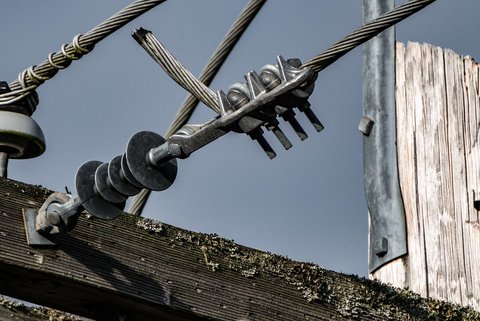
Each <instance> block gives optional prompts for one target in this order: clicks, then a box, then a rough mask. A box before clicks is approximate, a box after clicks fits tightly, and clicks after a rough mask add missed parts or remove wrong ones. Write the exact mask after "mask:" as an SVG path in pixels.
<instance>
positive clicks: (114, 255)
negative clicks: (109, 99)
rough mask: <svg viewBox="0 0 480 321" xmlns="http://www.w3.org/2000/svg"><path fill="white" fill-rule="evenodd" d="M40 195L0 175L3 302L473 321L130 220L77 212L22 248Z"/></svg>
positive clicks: (454, 311)
mask: <svg viewBox="0 0 480 321" xmlns="http://www.w3.org/2000/svg"><path fill="white" fill-rule="evenodd" d="M49 194H50V191H48V190H46V189H43V188H41V187H37V186H31V185H27V184H23V183H19V182H15V181H11V180H6V179H3V178H0V217H1V218H2V223H1V224H0V292H1V293H3V294H5V295H9V296H13V297H16V298H20V299H23V300H26V301H30V302H34V303H37V304H40V305H45V306H49V307H52V308H56V309H59V310H62V311H67V312H70V313H74V314H77V315H81V316H85V317H89V318H93V319H95V320H116V319H117V315H119V316H125V317H126V319H124V320H127V321H129V320H142V321H148V320H166V321H168V320H173V321H177V320H232V321H239V320H243V321H247V320H262V321H282V320H285V321H287V320H288V321H291V320H358V319H362V320H386V319H389V320H428V319H429V318H432V317H434V316H438V317H439V318H440V319H443V318H444V317H446V316H447V315H448V316H454V317H457V318H458V319H459V320H460V318H464V319H465V318H466V317H470V319H468V320H474V319H476V320H480V316H479V315H478V314H476V313H475V312H473V311H471V310H469V309H467V308H462V307H458V306H452V305H449V304H446V303H442V302H438V301H427V300H424V299H421V298H420V297H419V296H417V295H414V294H412V293H410V292H408V291H405V290H401V291H400V290H395V289H393V288H391V287H388V286H385V285H382V284H380V283H377V282H372V281H369V280H366V279H360V278H358V277H355V276H349V275H343V274H339V273H336V272H331V271H327V270H324V269H321V268H320V267H318V266H317V265H314V264H310V263H301V262H294V261H291V260H289V259H287V258H285V257H282V256H278V255H273V254H270V253H266V252H262V251H258V250H254V249H251V248H246V247H243V246H240V245H237V244H235V243H233V242H231V241H228V240H225V239H222V238H220V237H218V236H216V235H207V234H201V233H195V232H190V231H186V230H182V229H179V228H176V227H173V226H169V225H166V224H162V223H159V222H156V221H152V220H149V219H143V218H139V217H135V216H132V215H123V216H121V217H119V218H118V219H115V220H112V221H102V220H98V219H93V218H88V217H87V216H86V215H84V216H82V217H81V218H80V220H79V222H78V225H77V227H76V228H75V229H74V230H73V231H72V232H70V233H69V234H62V235H56V236H55V237H54V241H55V242H56V243H57V246H56V247H53V248H32V247H30V246H28V245H27V244H26V237H25V231H24V227H23V219H22V208H24V207H39V206H40V205H41V204H42V202H43V201H44V200H45V198H46V197H47V195H49ZM286 237H288V236H286ZM319 246H321V245H319ZM445 319H446V318H445ZM452 320H453V319H452ZM465 320H467V319H465Z"/></svg>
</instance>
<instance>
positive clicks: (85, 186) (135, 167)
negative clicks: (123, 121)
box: [24, 56, 323, 245]
mask: <svg viewBox="0 0 480 321" xmlns="http://www.w3.org/2000/svg"><path fill="white" fill-rule="evenodd" d="M277 62H278V64H277V65H267V66H266V67H264V68H263V69H262V71H261V73H260V75H258V74H257V73H255V72H254V71H251V72H249V73H247V74H246V75H245V79H246V84H235V85H233V86H231V87H230V89H229V91H228V93H227V94H225V93H224V92H223V91H218V92H217V96H218V99H219V101H220V107H221V108H220V109H221V115H219V117H217V118H215V119H213V120H211V121H210V122H207V123H205V124H202V125H186V126H184V127H183V128H181V129H180V130H179V131H178V132H176V133H175V134H174V135H172V136H171V137H169V138H168V139H167V140H166V139H165V138H163V137H162V136H161V135H158V134H157V133H154V132H150V131H141V132H138V133H136V134H135V135H133V136H132V137H131V138H130V140H129V142H128V144H127V148H126V152H125V154H123V155H121V156H116V157H114V158H113V159H112V160H111V161H110V162H109V163H102V162H99V161H90V162H87V163H85V164H83V165H82V166H81V167H80V168H79V169H78V171H77V174H76V177H75V187H76V190H77V193H78V196H75V197H72V196H70V195H66V194H61V193H54V194H52V195H51V196H50V197H49V198H48V199H47V200H46V201H45V203H44V204H43V206H42V207H41V208H40V210H38V211H36V210H31V209H29V210H26V211H25V213H24V218H25V226H26V231H27V239H28V242H29V244H31V245H48V244H49V241H48V240H46V239H45V236H48V235H50V234H55V233H61V232H68V231H69V230H71V229H72V228H73V227H74V226H75V222H76V219H77V218H78V216H79V214H80V212H81V211H82V210H84V209H85V210H87V211H88V212H89V213H91V214H92V215H93V216H95V217H98V218H101V219H114V218H116V217H117V216H119V215H120V214H122V213H123V209H124V207H125V202H126V199H127V198H128V197H129V196H133V195H136V194H137V193H138V192H139V191H140V189H141V188H148V189H151V190H155V191H163V190H165V189H167V188H169V187H170V186H171V185H172V184H173V182H174V181H175V178H176V176H177V158H187V157H189V156H190V155H191V154H192V153H193V152H195V151H196V150H198V149H200V148H201V147H203V146H205V145H207V144H209V143H211V142H212V141H214V140H216V139H218V138H219V137H221V136H223V135H225V134H226V133H228V132H230V131H234V132H238V133H246V134H248V135H249V136H250V137H251V138H252V139H255V140H257V141H258V142H259V143H260V145H261V146H262V148H263V149H264V150H265V152H267V155H268V156H269V157H270V158H273V157H275V152H274V151H273V149H272V148H271V147H270V145H269V144H268V142H267V141H266V140H265V138H264V137H263V136H262V134H263V130H262V129H261V127H262V126H264V127H265V128H267V130H270V131H272V132H273V133H274V134H275V136H276V137H277V138H278V139H279V140H280V142H281V143H282V145H283V146H284V147H285V149H288V148H290V147H291V143H290V141H289V140H288V138H286V136H285V135H284V133H283V132H282V131H281V130H280V128H279V127H278V121H277V119H276V118H277V117H282V118H284V119H285V120H287V121H288V122H289V123H290V124H291V125H292V127H293V128H294V129H295V131H296V132H297V133H298V134H299V137H300V138H301V139H305V138H306V137H307V136H306V133H305V131H304V130H303V128H302V127H301V126H300V124H298V122H297V121H296V120H295V118H294V116H295V113H294V112H293V109H294V108H298V109H299V110H300V111H302V112H304V113H305V114H306V115H307V117H308V119H310V121H311V122H312V124H313V126H314V127H315V128H316V129H317V130H318V131H320V130H321V129H323V126H322V125H321V123H320V121H319V120H318V118H317V117H316V116H315V115H314V114H313V111H311V109H310V104H309V103H308V98H309V96H310V95H311V93H312V92H313V89H314V85H315V79H316V74H315V73H314V72H313V71H312V70H311V69H309V68H302V69H299V67H300V65H301V63H300V61H299V60H298V59H289V60H285V59H284V58H282V57H281V56H278V57H277Z"/></svg>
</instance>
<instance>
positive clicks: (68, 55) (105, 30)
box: [0, 0, 166, 113]
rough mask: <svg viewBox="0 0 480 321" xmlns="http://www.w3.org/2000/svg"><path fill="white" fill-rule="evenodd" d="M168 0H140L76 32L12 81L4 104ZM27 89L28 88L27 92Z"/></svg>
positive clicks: (1, 100) (2, 97) (2, 98)
mask: <svg viewBox="0 0 480 321" xmlns="http://www.w3.org/2000/svg"><path fill="white" fill-rule="evenodd" d="M165 1H166V0H136V1H134V2H132V3H131V4H130V5H128V6H127V7H125V8H123V9H122V10H120V11H119V12H117V13H116V14H114V15H113V16H111V17H110V18H108V19H106V20H105V21H103V22H102V23H100V24H99V25H97V26H96V27H94V28H93V29H91V30H90V31H88V32H86V33H85V34H83V35H77V36H75V37H74V38H73V41H72V43H71V44H68V45H66V44H65V45H63V46H62V47H61V50H60V51H58V52H56V53H52V54H49V55H48V57H47V59H46V60H44V61H43V62H42V63H41V64H39V65H37V66H32V67H29V68H27V69H26V70H25V71H23V72H21V73H20V76H19V79H18V80H15V81H13V82H12V83H10V85H9V87H10V89H11V91H10V92H9V93H7V94H1V95H0V105H6V104H9V103H12V102H14V101H17V98H19V97H21V96H22V95H23V97H25V96H27V95H28V92H30V91H33V90H35V89H36V88H37V87H38V86H40V85H41V84H42V83H43V82H44V81H46V80H48V79H50V78H52V77H53V76H54V75H55V74H56V73H57V72H58V70H60V69H64V68H66V67H68V66H69V65H70V63H71V61H72V60H77V59H79V58H81V57H82V56H83V55H85V54H87V53H88V52H90V51H91V50H92V49H93V47H94V46H95V44H97V43H98V42H100V41H101V40H103V39H104V38H105V37H107V36H108V35H110V34H112V33H113V32H115V31H117V30H118V29H120V28H121V27H123V26H124V25H125V24H127V23H128V22H130V21H132V20H134V19H135V18H137V17H138V16H140V15H142V14H143V13H145V12H147V11H149V10H150V9H152V8H154V7H155V6H157V5H159V4H161V3H163V2H165ZM24 90H27V93H25V91H24ZM20 99H21V98H20ZM34 111H35V110H32V111H31V112H32V113H33V112H34Z"/></svg>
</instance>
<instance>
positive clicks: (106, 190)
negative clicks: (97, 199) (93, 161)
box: [95, 163, 127, 204]
mask: <svg viewBox="0 0 480 321" xmlns="http://www.w3.org/2000/svg"><path fill="white" fill-rule="evenodd" d="M95 187H96V188H97V191H98V193H100V195H101V196H102V197H103V198H104V199H106V200H107V201H109V202H112V203H115V204H118V203H122V202H125V201H126V200H127V196H125V195H123V194H121V193H120V192H118V191H117V190H115V189H114V188H113V187H112V185H111V184H110V182H109V178H108V163H103V164H102V165H100V166H98V168H97V170H96V171H95Z"/></svg>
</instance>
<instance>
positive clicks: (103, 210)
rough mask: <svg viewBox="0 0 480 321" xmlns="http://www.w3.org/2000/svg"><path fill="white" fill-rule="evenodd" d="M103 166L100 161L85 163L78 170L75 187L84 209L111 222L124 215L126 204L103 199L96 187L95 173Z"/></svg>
mask: <svg viewBox="0 0 480 321" xmlns="http://www.w3.org/2000/svg"><path fill="white" fill-rule="evenodd" d="M100 165H102V162H99V161H89V162H86V163H84V164H83V165H82V166H80V168H79V169H78V170H77V175H76V177H75V187H76V189H77V193H78V197H79V198H80V200H81V201H82V205H83V207H84V208H85V209H86V210H87V211H88V212H89V213H90V214H92V215H93V216H95V217H98V218H101V219H105V220H111V219H114V218H116V217H117V216H119V215H120V214H122V213H123V209H124V208H125V202H123V203H121V204H113V203H110V202H108V201H106V200H105V199H103V198H102V197H101V196H100V194H99V193H98V192H97V189H96V187H95V172H96V170H97V168H98V167H99V166H100Z"/></svg>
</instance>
